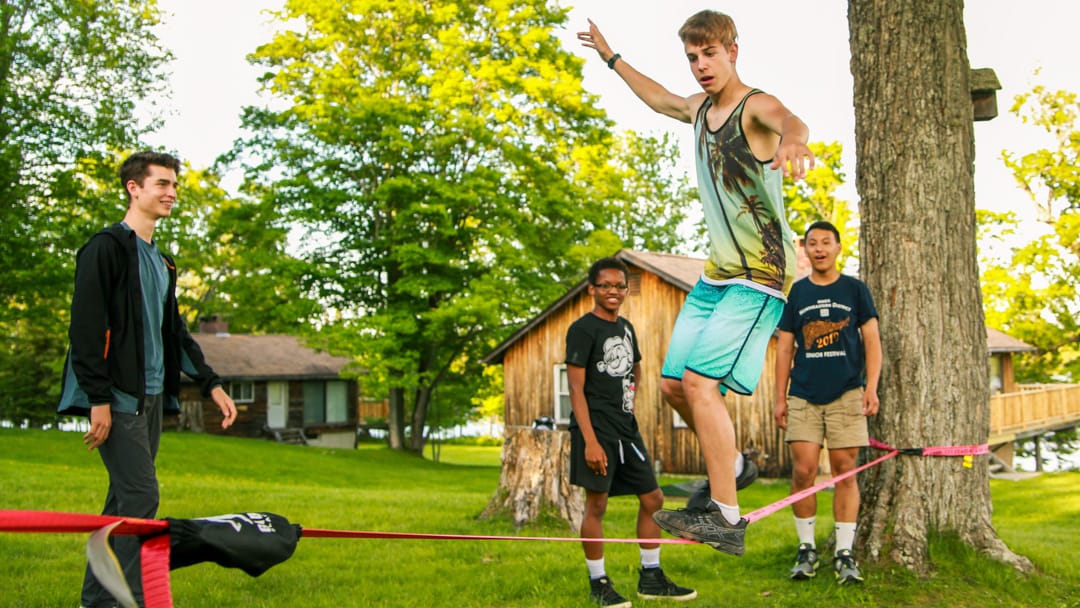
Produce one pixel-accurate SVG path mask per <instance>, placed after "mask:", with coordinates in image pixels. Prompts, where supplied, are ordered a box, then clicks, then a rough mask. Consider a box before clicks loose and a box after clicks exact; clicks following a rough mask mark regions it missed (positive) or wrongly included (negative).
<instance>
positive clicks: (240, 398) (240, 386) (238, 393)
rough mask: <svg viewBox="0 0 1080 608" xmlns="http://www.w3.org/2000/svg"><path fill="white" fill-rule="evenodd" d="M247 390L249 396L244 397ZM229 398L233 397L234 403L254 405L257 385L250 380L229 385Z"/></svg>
mask: <svg viewBox="0 0 1080 608" xmlns="http://www.w3.org/2000/svg"><path fill="white" fill-rule="evenodd" d="M244 389H247V391H246V392H247V395H246V396H245V395H244V392H245V390H244ZM229 396H230V397H232V400H233V402H234V403H254V402H255V383H254V382H252V381H250V380H243V381H239V382H230V383H229Z"/></svg>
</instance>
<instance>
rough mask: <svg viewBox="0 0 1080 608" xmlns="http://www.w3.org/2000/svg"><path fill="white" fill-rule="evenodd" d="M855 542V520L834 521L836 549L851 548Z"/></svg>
mask: <svg viewBox="0 0 1080 608" xmlns="http://www.w3.org/2000/svg"><path fill="white" fill-rule="evenodd" d="M854 544H855V522H846V521H838V522H836V550H837V551H840V550H842V549H847V550H848V551H850V550H851V546H852V545H854Z"/></svg>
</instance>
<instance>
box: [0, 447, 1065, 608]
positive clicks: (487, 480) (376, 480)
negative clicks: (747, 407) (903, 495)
mask: <svg viewBox="0 0 1080 608" xmlns="http://www.w3.org/2000/svg"><path fill="white" fill-rule="evenodd" d="M158 476H159V479H160V482H161V509H160V512H159V514H160V516H162V517H166V516H171V517H204V516H211V515H218V514H222V513H232V512H237V511H270V512H274V513H279V514H281V515H284V516H286V517H288V518H289V519H290V520H291V521H293V522H295V523H299V524H301V525H303V526H307V527H311V528H332V529H344V530H379V531H402V532H434V533H446V534H482V535H513V534H522V535H534V536H569V535H570V533H569V530H568V529H567V527H566V525H565V524H563V523H561V522H558V521H548V522H544V523H542V524H537V525H535V526H530V527H529V528H527V529H525V530H521V531H515V530H514V528H513V526H512V525H511V524H510V523H509V521H507V520H495V521H478V520H477V519H476V516H477V515H478V514H479V513H480V512H481V511H482V510H483V509H484V507H485V506H486V505H487V502H488V500H489V499H490V498H491V495H492V493H493V492H494V490H495V487H496V484H497V483H498V478H499V451H498V448H487V447H475V446H455V445H445V446H443V447H442V453H441V461H440V462H439V463H433V462H431V461H429V460H426V459H421V458H419V457H416V456H410V455H405V454H398V453H393V452H391V451H389V450H387V449H385V448H383V447H381V446H377V445H363V446H361V447H360V448H359V449H357V450H352V451H337V450H325V449H318V448H310V447H301V446H291V445H279V444H274V443H270V442H266V441H259V440H254V439H233V438H223V437H212V436H206V435H192V434H178V433H168V434H166V435H165V436H164V438H163V439H162V445H161V453H160V456H159V458H158ZM674 480H675V479H674V478H665V479H664V480H662V481H661V483H670V482H672V481H674ZM1078 484H1080V474H1077V473H1059V474H1048V475H1043V476H1041V477H1038V478H1034V479H1030V480H1026V481H1020V482H1009V481H994V482H993V483H992V491H993V495H994V501H995V504H994V525H995V527H996V528H997V530H998V532H999V533H1000V535H1001V537H1002V538H1003V539H1004V540H1005V541H1006V542H1007V543H1008V544H1009V546H1010V547H1012V548H1013V549H1014V550H1016V551H1018V552H1019V553H1022V554H1024V555H1026V556H1028V557H1029V558H1030V559H1031V560H1032V561H1033V562H1034V563H1035V564H1036V566H1037V568H1038V570H1039V572H1038V574H1036V575H1033V576H1024V575H1020V574H1017V573H1015V572H1013V571H1011V570H1009V569H1008V568H1006V567H1003V566H1001V565H999V564H997V563H995V562H991V561H989V560H987V559H985V558H983V557H981V556H979V555H977V554H975V553H974V552H973V551H971V550H969V549H968V548H966V547H964V546H963V545H962V544H960V543H958V542H957V541H956V540H954V539H952V538H950V537H939V538H933V539H931V553H932V555H933V557H934V559H935V566H936V568H935V571H934V573H933V575H931V576H929V577H927V578H922V579H920V578H917V577H915V576H913V575H912V574H910V573H909V572H907V571H904V570H898V569H894V568H883V567H879V566H876V565H874V564H863V566H864V568H863V570H864V574H865V575H866V577H867V582H866V584H865V585H863V586H860V587H843V588H841V587H838V586H837V585H836V584H835V582H834V581H833V580H832V577H831V575H829V572H828V571H825V572H823V574H825V575H826V576H819V577H818V578H817V579H815V580H811V581H806V582H802V583H794V582H792V581H790V580H788V579H787V576H786V575H787V570H788V568H789V567H790V562H791V560H792V559H793V558H794V546H795V535H794V530H793V529H792V523H791V515H790V511H789V510H785V511H782V512H780V513H778V514H776V515H773V516H771V517H768V518H766V519H764V520H761V521H758V522H756V523H755V524H754V525H753V526H752V527H751V528H750V530H749V531H748V533H747V547H748V549H747V554H746V555H745V556H744V557H742V558H734V557H730V556H727V555H723V554H721V553H718V552H716V551H713V550H712V549H708V548H706V547H702V546H697V545H695V546H684V545H672V546H664V548H663V558H662V561H663V566H664V569H665V571H666V572H668V574H669V575H670V576H672V578H674V579H675V580H676V581H677V582H679V583H681V584H684V585H687V586H690V587H694V588H696V589H697V590H698V593H699V599H697V600H694V601H693V602H691V603H689V604H688V605H690V606H724V607H739V606H799V607H803V606H806V607H810V606H881V607H883V608H885V607H887V608H903V607H918V608H926V607H933V606H950V607H963V606H971V607H975V606H978V607H983V606H1040V607H1043V606H1045V607H1054V608H1061V607H1076V606H1080V591H1078V589H1080V558H1077V547H1080V485H1078ZM105 487H106V477H105V472H104V468H103V467H102V465H101V462H100V459H99V457H98V455H97V454H96V453H87V452H86V451H85V449H83V448H82V444H81V441H80V437H79V435H78V434H76V433H60V432H55V431H54V432H39V431H18V430H10V429H0V508H2V509H39V510H52V511H73V512H81V513H97V512H99V511H100V507H101V503H102V501H103V500H104V494H105ZM786 493H787V485H786V482H781V481H774V482H771V481H770V480H763V481H759V483H757V484H755V485H754V486H752V487H750V488H748V489H747V490H745V491H743V492H742V493H740V502H741V506H742V508H743V510H744V511H749V510H751V509H755V508H758V507H760V506H763V505H765V504H768V503H771V502H773V501H775V500H779V499H780V498H782V497H784V496H785V495H786ZM830 499H831V495H830V494H829V493H828V492H824V493H822V495H821V500H820V501H819V505H820V507H819V508H820V512H821V513H822V517H821V518H820V519H821V522H820V523H819V526H818V529H819V537H820V538H819V543H824V541H825V536H826V535H827V532H828V529H829V528H830V527H831V526H830V524H831V517H830V516H829V515H828V514H829V513H830V512H831V511H830V509H831V502H830ZM681 502H682V499H672V503H673V504H674V506H678V505H679V504H681ZM636 506H637V502H636V501H635V500H634V499H633V498H618V499H612V500H611V502H610V503H609V509H608V515H607V517H606V531H607V534H608V536H611V537H616V536H623V537H628V536H633V534H634V530H633V521H634V515H635V512H636ZM85 542H86V535H80V534H65V535H46V534H6V533H0V564H2V566H0V606H3V607H9V606H49V607H53V606H70V607H74V606H77V605H78V592H79V587H80V583H81V580H82V573H83V569H84V567H85V561H84V560H85V558H84V546H85ZM606 554H607V566H608V573H609V575H610V576H611V577H612V579H613V580H614V581H615V583H616V587H617V588H618V589H619V590H620V591H622V592H623V594H624V595H627V596H628V597H629V598H631V599H634V598H633V594H634V588H635V584H636V581H637V575H636V567H637V564H638V552H637V548H636V546H634V545H625V544H618V545H609V546H608V548H607V550H606ZM587 584H588V583H587V575H586V570H585V565H584V561H583V557H582V553H581V548H580V545H578V544H577V543H556V542H546V543H545V542H524V541H521V542H505V541H482V542H476V541H423V540H349V539H323V538H309V539H303V540H301V541H300V545H299V547H298V548H297V551H296V554H295V555H294V556H293V557H292V558H291V559H290V560H288V561H287V562H285V563H282V564H280V565H278V566H275V567H274V568H273V569H271V570H270V571H268V572H267V573H266V574H264V575H262V576H261V577H259V578H251V577H249V576H247V575H246V574H244V573H242V572H240V571H239V570H231V569H226V568H221V567H219V566H217V565H214V564H201V565H197V566H193V567H190V568H184V569H180V570H176V571H174V572H173V573H172V589H173V597H174V599H175V603H176V606H178V607H203V606H245V607H249V606H250V607H259V606H265V607H279V606H280V607H285V606H290V607H292V606H305V607H323V606H325V607H340V606H412V605H420V606H425V607H437V606H454V607H489V606H490V607H495V606H553V607H559V606H587V605H589V604H588V601H587V589H588V587H587ZM636 604H637V605H646V604H648V605H673V604H671V603H666V602H659V603H657V602H644V601H638V602H636Z"/></svg>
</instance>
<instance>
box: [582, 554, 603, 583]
mask: <svg viewBox="0 0 1080 608" xmlns="http://www.w3.org/2000/svg"><path fill="white" fill-rule="evenodd" d="M585 565H586V566H588V567H589V579H591V580H596V579H598V578H603V577H605V576H607V572H606V571H605V570H604V558H602V557H601V558H600V559H586V560H585Z"/></svg>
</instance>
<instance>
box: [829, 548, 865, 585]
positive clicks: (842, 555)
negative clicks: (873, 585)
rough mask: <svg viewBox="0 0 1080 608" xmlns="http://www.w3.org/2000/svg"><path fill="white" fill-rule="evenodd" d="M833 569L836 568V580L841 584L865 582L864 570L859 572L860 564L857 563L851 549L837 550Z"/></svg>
mask: <svg viewBox="0 0 1080 608" xmlns="http://www.w3.org/2000/svg"><path fill="white" fill-rule="evenodd" d="M833 569H834V570H836V582H837V583H839V584H841V585H847V584H849V583H861V582H863V576H862V572H859V565H858V564H856V563H855V556H854V555H852V554H851V549H841V550H839V551H837V552H836V556H835V557H833Z"/></svg>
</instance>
